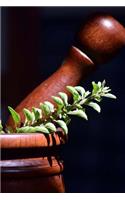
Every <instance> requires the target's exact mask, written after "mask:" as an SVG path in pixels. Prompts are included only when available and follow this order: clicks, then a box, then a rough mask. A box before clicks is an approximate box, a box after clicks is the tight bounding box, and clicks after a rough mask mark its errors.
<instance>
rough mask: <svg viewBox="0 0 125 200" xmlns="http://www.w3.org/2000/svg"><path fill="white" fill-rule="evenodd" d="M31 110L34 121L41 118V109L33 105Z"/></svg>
mask: <svg viewBox="0 0 125 200" xmlns="http://www.w3.org/2000/svg"><path fill="white" fill-rule="evenodd" d="M32 111H33V113H34V116H35V121H37V120H38V119H40V118H42V111H41V109H39V108H35V107H33V108H32Z"/></svg>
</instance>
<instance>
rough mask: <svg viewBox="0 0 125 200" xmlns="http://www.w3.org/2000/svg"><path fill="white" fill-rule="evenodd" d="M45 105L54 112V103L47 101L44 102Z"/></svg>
mask: <svg viewBox="0 0 125 200" xmlns="http://www.w3.org/2000/svg"><path fill="white" fill-rule="evenodd" d="M44 104H45V105H47V106H48V107H49V109H50V111H51V112H54V105H53V104H52V103H50V102H49V101H45V102H44Z"/></svg>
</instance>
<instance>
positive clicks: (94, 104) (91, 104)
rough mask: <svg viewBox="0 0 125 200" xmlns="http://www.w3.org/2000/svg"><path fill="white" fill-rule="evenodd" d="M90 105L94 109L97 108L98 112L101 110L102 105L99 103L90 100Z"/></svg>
mask: <svg viewBox="0 0 125 200" xmlns="http://www.w3.org/2000/svg"><path fill="white" fill-rule="evenodd" d="M88 106H90V107H92V108H93V109H94V110H96V111H97V112H98V113H100V112H101V108H100V106H99V105H98V104H97V103H94V102H90V103H89V104H88Z"/></svg>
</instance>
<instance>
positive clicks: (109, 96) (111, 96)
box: [103, 93, 117, 99]
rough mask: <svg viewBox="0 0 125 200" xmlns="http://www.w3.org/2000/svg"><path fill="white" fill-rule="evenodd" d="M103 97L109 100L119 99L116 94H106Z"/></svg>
mask: <svg viewBox="0 0 125 200" xmlns="http://www.w3.org/2000/svg"><path fill="white" fill-rule="evenodd" d="M103 97H108V98H111V99H116V98H117V97H116V96H115V95H114V94H111V93H107V94H104V95H103Z"/></svg>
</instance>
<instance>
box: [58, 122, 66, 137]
mask: <svg viewBox="0 0 125 200" xmlns="http://www.w3.org/2000/svg"><path fill="white" fill-rule="evenodd" d="M56 123H57V124H58V125H59V126H60V127H61V128H62V129H63V131H64V133H65V134H68V127H67V125H66V123H65V122H64V121H63V120H57V121H56Z"/></svg>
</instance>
